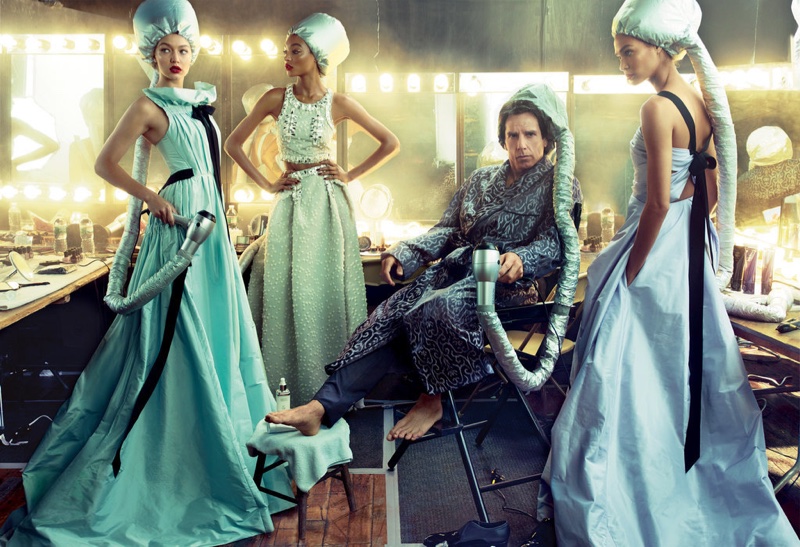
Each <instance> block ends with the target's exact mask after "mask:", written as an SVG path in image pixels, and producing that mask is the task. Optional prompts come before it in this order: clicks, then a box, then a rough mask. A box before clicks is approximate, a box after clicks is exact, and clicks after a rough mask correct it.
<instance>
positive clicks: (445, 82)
mask: <svg viewBox="0 0 800 547" xmlns="http://www.w3.org/2000/svg"><path fill="white" fill-rule="evenodd" d="M449 87H450V79H449V78H448V77H447V74H437V75H436V77H435V78H434V79H433V90H434V91H435V92H436V93H442V92H444V91H447V89H448V88H449Z"/></svg>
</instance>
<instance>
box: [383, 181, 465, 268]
mask: <svg viewBox="0 0 800 547" xmlns="http://www.w3.org/2000/svg"><path fill="white" fill-rule="evenodd" d="M469 186H470V182H468V183H467V184H464V185H462V186H461V188H459V189H458V191H456V193H455V195H454V196H453V199H452V200H451V201H450V205H448V207H447V209H446V210H445V212H444V213H443V214H442V218H440V219H439V222H437V223H436V225H435V226H434V227H433V228H431V229H430V230H428V231H427V232H425V233H424V234H422V235H419V236H416V237H412V238H409V239H406V240H404V241H399V242H397V243H395V244H394V245H392V246H391V247H389V248H388V249H386V251H385V252H383V253H382V254H381V259H383V258H384V257H386V255H392V256H393V257H395V258H396V259H397V260H398V261H399V262H400V264H402V266H403V274H404V277H408V276H410V275H411V274H413V273H414V272H415V271H417V270H418V269H419V268H421V267H422V266H424V265H425V264H428V263H430V262H433V261H434V260H438V259H440V258H442V257H443V256H446V255H447V254H448V253H449V252H450V251H452V250H453V246H452V245H450V244H449V243H450V242H451V241H452V237H453V236H454V235H455V234H457V233H459V232H460V231H461V223H460V216H461V206H462V202H463V200H464V196H465V195H466V192H467V188H469Z"/></svg>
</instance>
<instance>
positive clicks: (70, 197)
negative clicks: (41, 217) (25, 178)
mask: <svg viewBox="0 0 800 547" xmlns="http://www.w3.org/2000/svg"><path fill="white" fill-rule="evenodd" d="M45 194H46V195H45ZM94 197H96V198H97V201H100V202H106V201H108V200H107V197H106V189H105V188H101V189H99V190H97V189H92V188H89V187H88V186H81V185H78V186H75V187H72V188H65V187H64V186H60V185H50V186H44V187H43V186H42V185H39V184H23V185H22V186H19V187H18V186H14V185H11V184H6V185H5V186H2V187H0V198H2V199H7V200H19V199H22V198H24V199H27V200H31V201H33V200H42V199H46V200H49V201H74V202H76V203H83V202H86V201H88V200H90V199H92V198H94ZM127 199H128V193H127V192H124V191H123V190H120V189H119V188H117V189H115V190H114V191H113V193H112V196H111V200H113V201H116V202H120V203H122V202H125V201H126V200H127Z"/></svg>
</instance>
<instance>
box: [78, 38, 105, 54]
mask: <svg viewBox="0 0 800 547" xmlns="http://www.w3.org/2000/svg"><path fill="white" fill-rule="evenodd" d="M75 49H77V50H78V51H79V52H83V53H86V52H100V41H99V40H95V39H94V38H90V37H89V36H76V37H75Z"/></svg>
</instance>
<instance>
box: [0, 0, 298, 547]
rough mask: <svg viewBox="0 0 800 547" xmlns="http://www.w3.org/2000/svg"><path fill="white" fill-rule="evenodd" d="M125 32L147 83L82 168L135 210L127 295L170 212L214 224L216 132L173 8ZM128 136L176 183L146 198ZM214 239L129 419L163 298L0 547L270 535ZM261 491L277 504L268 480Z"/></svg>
mask: <svg viewBox="0 0 800 547" xmlns="http://www.w3.org/2000/svg"><path fill="white" fill-rule="evenodd" d="M134 26H135V27H136V31H137V38H138V39H139V43H140V46H141V49H142V50H143V54H146V58H149V59H150V60H151V61H153V66H154V68H155V69H156V74H157V78H158V79H157V81H156V83H155V85H154V87H151V88H149V89H145V90H144V96H142V97H141V98H139V99H138V100H136V101H135V102H134V103H133V104H132V105H131V107H130V108H129V109H128V111H127V112H126V113H125V114H124V116H123V117H122V119H121V120H120V122H119V124H118V126H117V128H116V129H115V130H114V132H113V133H112V135H111V136H110V137H109V140H108V141H107V142H106V144H105V146H104V148H103V150H102V151H101V152H100V155H99V157H98V160H97V166H96V169H97V171H98V173H99V174H100V175H101V176H103V177H104V178H105V179H106V180H108V181H109V182H110V183H112V184H113V185H115V186H117V187H119V188H122V189H123V190H125V191H126V192H128V193H129V194H131V195H132V196H134V197H136V198H139V199H141V200H142V201H144V202H146V203H147V205H148V208H149V210H150V222H149V223H148V226H147V230H146V232H145V235H144V238H143V240H142V244H141V250H140V252H139V255H138V258H137V261H136V266H135V268H134V271H133V274H132V277H131V281H130V285H129V294H130V293H133V292H134V291H135V290H136V289H137V288H138V287H140V286H141V285H142V283H143V282H144V281H146V280H147V279H148V278H150V277H151V276H152V275H154V273H155V272H157V271H158V270H159V269H160V268H161V266H162V265H163V264H164V263H165V262H167V261H169V260H170V259H172V258H173V257H174V256H175V255H176V253H177V251H178V249H179V248H180V247H181V244H182V243H183V239H184V236H185V230H183V228H180V227H178V226H175V225H173V224H174V216H173V215H174V214H176V213H179V214H181V215H184V216H193V215H194V214H195V213H196V212H197V211H200V210H207V211H209V212H211V213H212V214H214V215H215V216H216V218H218V219H222V218H225V214H224V213H225V210H224V207H223V202H222V198H221V195H220V185H219V178H218V176H219V171H218V166H219V155H220V148H219V135H218V129H217V127H216V124H214V122H213V118H211V117H210V115H209V114H210V113H209V108H210V107H207V105H208V103H210V102H212V101H214V99H215V98H216V91H215V89H214V87H213V86H211V85H208V84H203V83H198V84H196V86H195V89H185V88H183V83H184V79H185V77H186V74H187V72H188V70H189V68H190V66H191V64H192V61H193V59H194V55H193V50H194V54H195V55H196V52H197V49H196V47H195V46H196V42H195V40H196V38H197V37H198V36H199V33H198V31H197V23H196V18H195V17H194V12H193V11H192V8H191V6H190V5H189V4H188V2H185V1H183V0H181V1H177V0H147V1H146V2H144V3H143V4H142V5H141V6H140V8H139V10H137V14H136V16H134ZM177 33H180V34H177ZM148 37H149V38H150V42H149V46H148V42H147V38H148ZM153 50H155V51H154V52H153ZM140 135H143V136H144V138H145V139H147V140H148V141H149V142H151V143H152V144H154V145H155V146H156V147H157V148H158V149H159V151H160V152H161V154H162V155H163V156H164V159H165V160H166V163H167V165H168V166H169V168H170V170H171V172H172V173H178V172H180V173H181V175H178V176H175V175H173V177H171V178H170V180H171V181H173V180H174V183H168V184H165V185H164V187H163V188H162V190H161V191H160V193H156V192H154V191H153V190H152V189H150V188H147V187H145V186H143V185H141V184H139V183H138V182H137V181H136V180H134V179H133V178H132V177H131V176H129V175H128V174H127V173H126V172H125V171H124V170H123V169H122V167H121V166H120V165H119V162H120V160H121V159H122V157H123V155H124V153H125V152H126V151H127V150H128V149H129V148H130V147H131V146H132V145H133V143H134V141H135V140H136V139H137V138H138V137H139V136H140ZM225 228H226V227H225V224H224V223H219V224H217V225H216V226H215V227H214V229H213V230H212V233H211V234H210V236H209V237H208V239H207V240H206V241H205V242H204V243H203V244H202V245H201V246H200V248H199V250H198V251H197V252H196V254H195V255H194V257H193V260H192V263H191V266H190V267H189V268H188V270H187V271H188V273H187V275H186V279H185V285H184V289H183V293H182V299H181V301H180V307H179V308H178V314H177V319H176V321H175V324H174V338H173V339H172V343H171V345H170V347H169V353H168V357H167V359H166V362H165V366H164V370H163V374H162V376H161V377H160V379H159V380H158V383H157V384H156V387H155V390H154V392H153V393H152V396H151V397H150V399H149V401H148V402H147V403H146V404H145V405H144V407H143V409H142V410H141V414H140V415H139V416H138V419H136V420H135V422H133V423H132V420H131V416H132V414H133V410H132V409H133V407H134V401H135V400H136V399H137V396H138V394H139V393H140V391H142V386H143V383H144V381H145V378H146V377H147V375H148V372H149V371H150V369H151V367H153V363H154V362H155V361H156V360H157V355H158V354H159V351H160V346H161V342H162V338H165V337H166V336H165V323H166V322H167V319H166V317H165V316H166V315H167V313H166V312H167V306H168V303H169V301H170V297H171V293H172V290H171V289H169V288H168V289H166V290H164V291H163V292H161V293H160V294H159V295H157V296H156V297H155V298H154V299H153V300H152V301H150V302H149V303H147V304H145V305H144V306H143V307H142V308H141V309H139V310H137V311H134V312H132V313H130V314H128V315H120V316H118V317H117V318H116V320H115V321H114V322H113V324H112V325H111V327H110V328H109V330H108V333H107V334H106V336H105V337H104V339H103V340H102V342H101V344H100V346H99V348H98V349H97V351H96V353H95V354H94V356H93V357H92V360H91V361H90V363H89V364H88V365H87V367H86V369H85V371H84V372H83V374H82V375H81V377H80V379H79V380H78V383H77V385H76V387H75V390H74V392H73V394H72V396H71V397H70V399H69V400H68V401H67V402H66V403H65V404H64V405H63V407H62V408H61V409H60V411H59V413H58V415H57V416H56V418H55V420H54V422H53V424H52V426H51V427H50V429H49V430H48V432H47V433H46V435H45V436H44V438H43V440H42V442H41V444H40V445H39V446H38V448H37V450H36V452H35V453H34V455H33V457H32V458H31V461H30V462H29V464H28V466H27V467H26V469H25V472H24V474H23V481H24V487H25V495H26V501H27V505H26V507H24V508H22V509H21V510H19V511H18V512H17V513H16V514H15V515H13V516H12V518H10V519H9V521H8V522H7V523H6V526H5V527H4V536H3V538H4V541H0V543H4V542H8V543H9V544H10V545H32V546H33V545H36V546H39V545H50V544H52V545H59V546H60V545H65V546H66V545H150V546H155V545H164V546H167V545H169V546H175V545H181V546H189V545H193V546H194V545H197V546H206V545H208V546H211V545H220V544H224V543H229V542H232V541H236V540H239V539H242V538H247V537H251V536H255V535H258V534H261V533H264V532H269V531H272V530H273V525H272V520H271V517H270V514H271V513H274V512H276V511H279V510H282V509H285V508H287V506H288V504H287V503H286V502H282V501H280V500H277V499H276V498H270V499H269V501H268V500H267V498H266V497H265V495H264V494H262V493H261V492H259V491H258V489H257V488H256V485H255V483H254V482H253V479H252V471H253V467H254V464H255V461H254V460H252V459H250V458H248V457H247V453H246V447H245V443H246V442H247V440H248V438H249V437H250V435H251V434H252V432H253V430H254V428H255V424H256V423H257V422H258V421H259V420H261V419H262V418H263V417H264V414H265V413H266V412H269V411H270V410H273V409H274V405H275V402H274V399H273V397H272V395H271V394H270V391H269V389H268V387H267V381H266V378H265V374H264V368H263V364H262V361H261V354H260V350H259V346H258V339H257V335H256V330H255V325H254V324H253V321H252V317H251V314H250V310H249V309H248V307H247V301H246V295H245V288H244V283H243V282H242V278H241V274H240V273H239V269H238V264H237V261H236V255H235V252H234V251H233V248H232V246H231V244H230V242H229V240H228V235H227V231H226V229H225ZM129 423H132V427H130V431H129V432H127V434H126V431H127V429H128V426H129ZM118 451H119V452H118ZM117 454H118V455H119V458H120V460H119V461H120V467H119V469H115V468H114V466H113V465H112V462H113V461H114V460H115V456H116V455H117ZM115 471H117V472H115ZM273 473H274V472H273ZM273 473H270V474H269V475H272V474H273ZM267 486H269V487H271V488H273V489H276V490H279V491H282V492H284V493H291V488H290V484H289V481H288V479H287V477H286V475H285V473H282V472H279V473H278V474H277V475H276V476H275V478H274V479H273V480H272V481H271V482H270V484H268V485H267Z"/></svg>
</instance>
